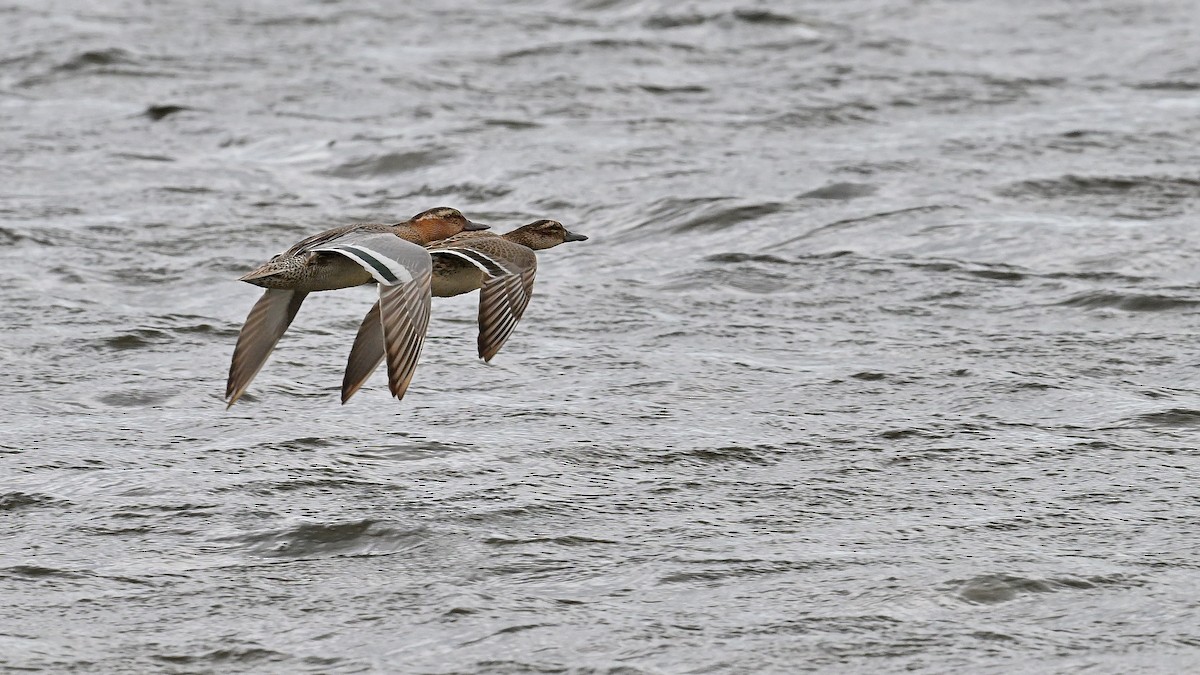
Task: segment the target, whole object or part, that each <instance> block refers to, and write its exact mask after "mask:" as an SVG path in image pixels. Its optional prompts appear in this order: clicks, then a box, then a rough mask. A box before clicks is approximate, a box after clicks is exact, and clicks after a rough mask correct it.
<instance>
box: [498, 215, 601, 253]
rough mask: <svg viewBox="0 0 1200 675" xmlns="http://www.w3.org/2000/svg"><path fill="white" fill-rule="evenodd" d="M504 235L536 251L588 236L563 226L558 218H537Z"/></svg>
mask: <svg viewBox="0 0 1200 675" xmlns="http://www.w3.org/2000/svg"><path fill="white" fill-rule="evenodd" d="M504 236H505V238H506V239H510V240H512V241H515V242H517V243H519V244H524V245H525V246H528V247H529V248H531V249H533V250H535V251H540V250H542V249H545V248H553V247H555V246H558V245H559V244H565V243H567V242H568V241H587V237H586V236H584V235H582V234H575V233H574V232H572V231H570V230H568V229H567V228H565V227H563V224H562V223H560V222H558V221H557V220H535V221H533V222H532V223H529V224H528V225H522V226H521V227H518V228H517V229H515V230H513V231H512V232H509V233H508V234H506V235H504Z"/></svg>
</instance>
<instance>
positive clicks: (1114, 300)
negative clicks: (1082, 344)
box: [1058, 291, 1200, 312]
mask: <svg viewBox="0 0 1200 675" xmlns="http://www.w3.org/2000/svg"><path fill="white" fill-rule="evenodd" d="M1058 304H1059V305H1065V306H1067V307H1086V308H1103V307H1107V308H1112V309H1121V310H1125V311H1127V312H1167V311H1171V310H1176V309H1186V308H1189V307H1195V306H1196V305H1198V304H1200V300H1196V299H1193V298H1179V297H1172V296H1169V295H1159V294H1142V293H1128V292H1127V293H1118V292H1114V291H1089V292H1087V293H1079V294H1078V295H1073V296H1071V297H1070V298H1067V299H1066V300H1063V301H1062V302H1060V303H1058Z"/></svg>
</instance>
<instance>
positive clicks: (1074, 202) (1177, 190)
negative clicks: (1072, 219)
mask: <svg viewBox="0 0 1200 675" xmlns="http://www.w3.org/2000/svg"><path fill="white" fill-rule="evenodd" d="M996 193H997V194H998V195H1000V196H1001V197H1009V198H1017V199H1022V200H1028V199H1031V198H1032V199H1044V200H1049V201H1052V202H1053V201H1063V202H1066V203H1067V204H1069V205H1070V209H1071V210H1072V212H1075V213H1079V212H1084V213H1097V214H1102V215H1104V216H1106V217H1114V218H1138V219H1152V218H1164V217H1171V216H1177V215H1180V214H1182V213H1186V212H1187V211H1188V209H1189V208H1191V207H1190V204H1193V203H1195V202H1196V200H1198V199H1200V180H1198V179H1194V178H1187V177H1180V176H1079V175H1074V174H1067V175H1065V176H1061V177H1058V178H1045V179H1031V180H1023V181H1018V182H1015V183H1010V184H1008V185H1006V186H1004V187H1001V188H1000V189H998V190H996Z"/></svg>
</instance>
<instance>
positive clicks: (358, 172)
mask: <svg viewBox="0 0 1200 675" xmlns="http://www.w3.org/2000/svg"><path fill="white" fill-rule="evenodd" d="M451 157H452V154H451V153H450V152H449V151H448V150H446V149H443V148H434V149H429V150H414V151H411V152H387V153H383V154H381V155H371V156H368V157H361V158H358V159H352V160H350V161H348V162H344V163H342V164H339V165H337V166H335V167H333V168H331V169H326V170H325V171H322V172H321V173H322V174H323V175H326V176H333V177H335V178H364V177H369V176H390V175H394V174H398V173H407V172H409V171H416V170H418V169H424V168H426V167H430V166H434V165H437V164H441V163H442V162H445V161H446V160H448V159H450V158H451Z"/></svg>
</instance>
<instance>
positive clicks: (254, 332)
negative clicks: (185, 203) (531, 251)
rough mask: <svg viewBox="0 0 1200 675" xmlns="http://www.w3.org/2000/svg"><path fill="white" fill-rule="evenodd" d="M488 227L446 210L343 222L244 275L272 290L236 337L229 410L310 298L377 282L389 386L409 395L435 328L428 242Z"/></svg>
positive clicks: (228, 385)
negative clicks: (428, 332)
mask: <svg viewBox="0 0 1200 675" xmlns="http://www.w3.org/2000/svg"><path fill="white" fill-rule="evenodd" d="M484 228H486V226H485V225H476V224H474V223H472V222H471V221H469V220H467V219H466V217H464V216H463V215H462V213H460V212H458V211H457V210H455V209H450V208H445V207H441V208H436V209H430V210H428V211H424V212H422V213H419V214H417V215H416V216H414V217H413V218H411V219H410V220H407V221H404V222H402V223H396V224H394V225H388V224H384V223H356V224H352V225H345V226H342V227H336V228H333V229H330V230H326V231H324V232H320V233H318V234H315V235H313V236H311V237H308V238H306V239H303V240H302V241H300V242H297V243H296V244H295V245H294V246H292V247H291V248H289V249H288V250H286V251H284V252H283V253H281V254H279V255H277V256H275V257H274V258H272V259H271V260H269V261H268V262H266V263H263V264H262V265H260V266H259V267H258V268H257V269H255V270H254V271H253V272H250V273H249V274H246V275H245V276H243V277H242V278H241V280H242V281H245V282H247V283H251V284H254V285H256V286H261V287H263V288H266V289H267V291H266V292H265V293H263V295H262V297H261V298H259V300H258V302H257V303H255V305H254V307H253V308H252V309H251V310H250V315H249V316H248V317H247V318H246V323H245V324H244V325H243V326H242V330H241V332H240V333H239V335H238V341H237V346H236V347H234V351H233V361H232V363H231V364H230V367H229V380H228V382H227V383H226V389H225V397H226V400H227V401H228V403H229V405H230V406H232V405H233V404H234V403H235V402H237V400H238V398H240V397H241V395H242V394H243V393H244V392H245V391H246V388H247V387H248V386H250V382H251V381H252V380H253V379H254V376H255V375H257V374H258V371H259V370H260V369H261V368H262V366H263V364H265V363H266V361H267V357H268V356H270V354H271V351H272V350H273V349H274V348H275V344H276V343H277V342H278V341H279V338H280V337H281V336H282V335H283V333H284V332H285V331H286V330H287V328H288V326H289V325H290V324H291V322H292V319H294V318H295V316H296V312H297V311H299V309H300V305H301V303H303V302H304V297H305V296H306V295H308V294H309V293H312V292H316V291H329V290H336V289H340V288H349V287H351V286H361V285H363V284H366V283H370V282H371V281H376V282H378V284H379V302H378V303H376V307H378V308H380V311H379V312H378V316H379V318H378V325H379V326H380V328H381V333H380V335H381V339H382V342H381V348H382V349H383V350H384V351H385V353H386V358H387V361H388V384H389V387H390V389H391V392H392V395H393V396H395V397H396V398H401V397H403V396H404V392H405V390H406V389H407V388H408V384H409V382H410V381H411V380H412V375H413V371H414V370H415V369H416V364H417V357H418V356H419V355H420V351H421V345H422V344H423V342H424V339H425V329H426V327H427V326H428V324H429V299H430V297H431V283H432V276H433V261H432V259H431V257H430V255H429V253H428V252H427V251H426V250H425V248H424V247H423V245H425V244H428V243H430V242H434V241H438V240H442V239H445V238H447V237H452V236H454V235H455V234H458V233H460V232H463V231H464V230H478V229H484ZM380 360H382V357H381V359H380Z"/></svg>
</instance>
